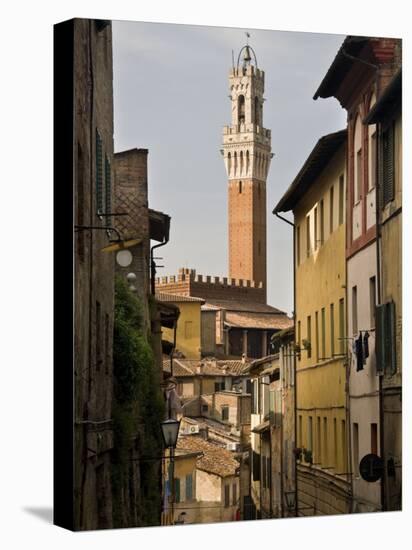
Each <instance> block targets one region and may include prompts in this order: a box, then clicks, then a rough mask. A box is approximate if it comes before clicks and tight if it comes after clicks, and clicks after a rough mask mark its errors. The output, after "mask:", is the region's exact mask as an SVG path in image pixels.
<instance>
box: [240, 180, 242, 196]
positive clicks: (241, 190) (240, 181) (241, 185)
mask: <svg viewBox="0 0 412 550" xmlns="http://www.w3.org/2000/svg"><path fill="white" fill-rule="evenodd" d="M239 194H242V182H241V181H239Z"/></svg>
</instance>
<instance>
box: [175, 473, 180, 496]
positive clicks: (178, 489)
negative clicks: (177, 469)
mask: <svg viewBox="0 0 412 550" xmlns="http://www.w3.org/2000/svg"><path fill="white" fill-rule="evenodd" d="M175 502H180V479H178V478H177V479H175Z"/></svg>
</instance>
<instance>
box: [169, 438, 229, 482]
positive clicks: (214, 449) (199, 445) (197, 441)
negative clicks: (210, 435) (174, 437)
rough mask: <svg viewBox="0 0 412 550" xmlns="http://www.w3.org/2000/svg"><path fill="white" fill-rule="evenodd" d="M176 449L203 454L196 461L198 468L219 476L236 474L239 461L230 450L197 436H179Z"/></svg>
mask: <svg viewBox="0 0 412 550" xmlns="http://www.w3.org/2000/svg"><path fill="white" fill-rule="evenodd" d="M177 450H185V451H188V452H190V453H193V452H198V451H200V452H202V453H203V456H201V457H199V458H198V459H197V461H196V467H197V468H198V469H199V470H203V471H205V472H209V473H211V474H215V475H217V476H220V477H228V476H234V475H236V470H237V469H238V468H239V462H238V461H237V460H236V459H235V458H233V455H232V453H231V452H230V451H228V450H226V449H224V448H222V447H219V446H217V445H214V444H213V443H210V442H209V441H206V440H204V439H202V438H201V437H199V436H194V435H188V436H180V437H179V439H178V441H177Z"/></svg>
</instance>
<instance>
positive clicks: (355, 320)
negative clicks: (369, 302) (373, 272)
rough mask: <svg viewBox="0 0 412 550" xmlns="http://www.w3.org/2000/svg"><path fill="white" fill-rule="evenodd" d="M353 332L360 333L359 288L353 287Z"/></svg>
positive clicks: (354, 333)
mask: <svg viewBox="0 0 412 550" xmlns="http://www.w3.org/2000/svg"><path fill="white" fill-rule="evenodd" d="M352 334H353V335H357V334H358V289H357V287H356V286H353V287H352Z"/></svg>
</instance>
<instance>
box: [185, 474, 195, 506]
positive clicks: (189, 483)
mask: <svg viewBox="0 0 412 550" xmlns="http://www.w3.org/2000/svg"><path fill="white" fill-rule="evenodd" d="M192 499H193V476H192V474H188V475H187V476H186V500H192Z"/></svg>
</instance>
